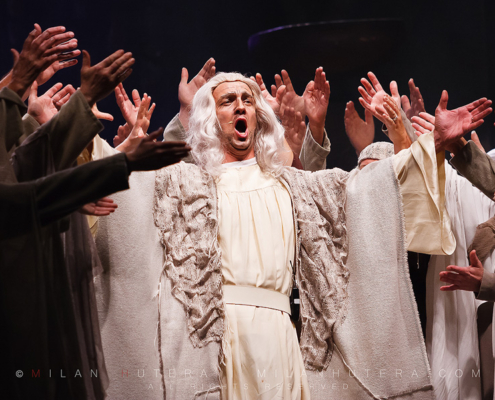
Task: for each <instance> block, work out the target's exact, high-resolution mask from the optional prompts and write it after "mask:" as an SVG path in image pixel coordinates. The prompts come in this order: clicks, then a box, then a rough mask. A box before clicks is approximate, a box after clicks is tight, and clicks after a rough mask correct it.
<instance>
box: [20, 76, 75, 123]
mask: <svg viewBox="0 0 495 400" xmlns="http://www.w3.org/2000/svg"><path fill="white" fill-rule="evenodd" d="M60 89H62V84H61V83H56V84H55V85H53V86H52V87H51V88H50V89H48V90H47V91H46V93H45V94H43V95H42V96H39V97H38V83H37V82H36V81H34V82H33V84H32V86H31V93H30V94H29V101H28V104H29V105H28V111H27V112H28V114H29V115H31V116H32V117H33V118H34V119H35V120H36V121H37V122H38V123H39V124H40V125H42V124H44V123H45V122H48V121H49V120H50V119H52V117H53V116H54V115H55V114H57V112H58V110H59V109H60V107H59V108H57V104H59V105H60V106H62V105H63V104H65V103H66V102H67V101H68V100H69V97H70V95H71V94H72V93H75V89H74V88H73V87H72V86H71V85H67V86H66V87H65V88H63V89H62V90H60Z"/></svg>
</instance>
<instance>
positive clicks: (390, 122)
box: [383, 95, 412, 154]
mask: <svg viewBox="0 0 495 400" xmlns="http://www.w3.org/2000/svg"><path fill="white" fill-rule="evenodd" d="M383 99H384V103H383V108H384V109H385V113H384V114H383V118H384V121H385V122H384V123H385V126H386V127H387V131H388V136H389V138H390V140H391V141H392V143H393V144H394V151H395V154H397V153H398V152H399V151H401V150H404V149H407V148H408V147H409V146H411V144H412V142H411V139H410V138H409V136H408V135H407V132H406V128H405V127H404V121H402V116H401V114H400V108H399V106H398V105H397V103H396V102H395V100H392V98H391V97H390V96H389V95H385V96H384V97H383Z"/></svg>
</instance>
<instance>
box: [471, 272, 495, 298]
mask: <svg viewBox="0 0 495 400" xmlns="http://www.w3.org/2000/svg"><path fill="white" fill-rule="evenodd" d="M476 298H477V299H478V300H485V301H495V273H493V272H488V271H486V270H485V271H483V279H482V280H481V287H480V291H479V293H478V295H477V296H476Z"/></svg>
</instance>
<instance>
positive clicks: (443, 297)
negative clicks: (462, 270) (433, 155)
mask: <svg viewBox="0 0 495 400" xmlns="http://www.w3.org/2000/svg"><path fill="white" fill-rule="evenodd" d="M445 172H446V184H445V198H446V208H447V211H448V213H449V215H450V218H451V221H452V229H453V231H454V234H455V239H456V242H457V247H456V250H455V252H454V253H453V254H452V255H450V256H447V255H437V256H432V257H431V260H430V263H429V265H428V275H427V294H426V298H427V333H426V345H427V351H428V357H429V359H430V364H431V368H432V374H433V383H434V388H435V394H436V397H437V399H445V400H451V399H462V400H467V399H480V398H481V387H480V375H479V374H478V369H479V367H480V366H479V351H478V333H477V325H476V309H477V307H478V306H479V304H481V303H482V302H480V301H478V300H476V299H475V296H474V294H473V293H471V292H465V291H454V292H441V291H440V290H439V288H440V286H443V285H445V283H442V282H440V279H439V273H440V271H444V270H445V269H446V267H447V266H448V265H458V266H467V265H469V260H468V256H467V248H468V247H469V245H470V244H471V242H472V241H473V238H474V234H475V231H476V226H477V225H479V224H480V223H482V222H485V221H486V220H488V219H489V218H491V217H492V216H493V215H495V203H494V202H493V201H492V200H490V199H489V198H488V197H486V196H485V195H484V194H483V193H482V192H480V191H479V190H478V189H476V188H475V187H474V186H472V185H471V183H469V182H468V181H467V180H466V179H465V178H463V177H461V176H459V175H458V174H457V172H456V171H455V170H454V169H453V168H452V167H451V166H450V165H448V164H446V165H445ZM493 262H495V257H494V256H493V255H491V256H490V257H488V259H487V260H486V261H485V263H484V268H485V269H486V270H487V271H490V272H493Z"/></svg>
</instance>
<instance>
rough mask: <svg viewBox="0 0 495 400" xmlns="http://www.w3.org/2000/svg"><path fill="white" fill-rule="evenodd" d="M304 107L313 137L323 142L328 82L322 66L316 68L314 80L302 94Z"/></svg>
mask: <svg viewBox="0 0 495 400" xmlns="http://www.w3.org/2000/svg"><path fill="white" fill-rule="evenodd" d="M303 98H304V109H305V110H306V115H307V117H308V120H309V127H310V129H311V132H312V134H313V138H314V139H315V141H316V142H317V143H319V144H322V143H323V137H324V129H325V118H326V116H327V110H328V103H329V101H330V83H328V81H327V80H326V76H325V72H323V68H322V67H319V68H317V69H316V73H315V79H314V81H310V82H309V83H308V85H307V86H306V90H305V91H304V94H303Z"/></svg>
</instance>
